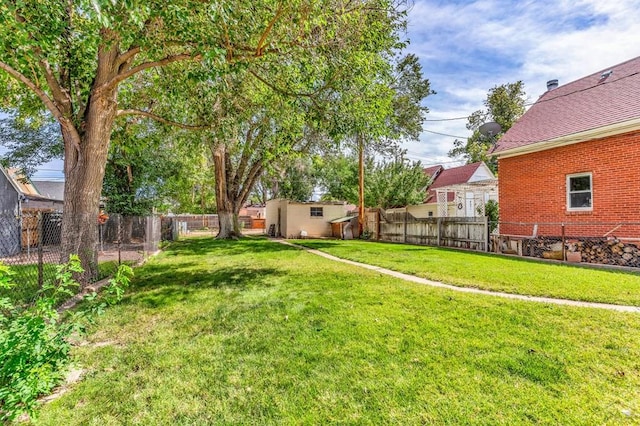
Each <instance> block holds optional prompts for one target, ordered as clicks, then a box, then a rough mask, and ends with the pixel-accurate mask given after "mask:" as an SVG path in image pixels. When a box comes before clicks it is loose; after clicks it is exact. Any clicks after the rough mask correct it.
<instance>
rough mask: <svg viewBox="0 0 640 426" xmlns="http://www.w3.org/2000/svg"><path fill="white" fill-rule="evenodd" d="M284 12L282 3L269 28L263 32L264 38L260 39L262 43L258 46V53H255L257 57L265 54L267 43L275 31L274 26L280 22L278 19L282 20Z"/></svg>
mask: <svg viewBox="0 0 640 426" xmlns="http://www.w3.org/2000/svg"><path fill="white" fill-rule="evenodd" d="M283 10H284V7H282V3H280V4H279V5H278V10H277V11H276V14H275V15H274V17H273V19H271V21H269V24H268V25H267V28H265V30H264V31H263V32H262V36H261V37H260V41H259V42H258V46H257V47H256V53H255V56H256V57H260V56H262V54H263V53H264V51H263V49H264V45H265V43H266V41H267V37H269V33H271V30H272V29H273V26H274V25H275V23H276V22H277V21H278V19H280V16H281V15H282V12H283Z"/></svg>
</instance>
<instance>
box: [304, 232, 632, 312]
mask: <svg viewBox="0 0 640 426" xmlns="http://www.w3.org/2000/svg"><path fill="white" fill-rule="evenodd" d="M293 242H294V243H296V244H301V245H304V246H307V247H311V248H315V249H318V250H322V251H324V252H326V253H329V254H332V255H334V256H337V257H341V258H343V259H349V260H354V261H358V262H363V263H368V264H371V265H377V266H382V267H384V268H388V269H392V270H395V271H399V272H405V273H408V274H412V275H417V276H420V277H423V278H428V279H431V280H435V281H441V282H444V283H447V284H455V285H459V286H463V287H476V288H481V289H484V290H494V291H503V292H507V293H517V294H526V295H531V296H549V297H555V298H563V299H573V300H583V301H589V302H603V303H614V304H619V305H633V306H640V271H638V273H629V272H623V271H614V270H602V269H594V268H586V267H580V266H572V265H564V264H551V263H543V262H541V261H534V260H526V259H522V258H512V257H511V258H508V257H504V256H497V255H493V254H485V253H474V252H467V251H460V250H451V249H443V248H438V247H425V246H413V245H406V244H389V243H378V242H373V241H360V240H351V241H332V240H296V241H293Z"/></svg>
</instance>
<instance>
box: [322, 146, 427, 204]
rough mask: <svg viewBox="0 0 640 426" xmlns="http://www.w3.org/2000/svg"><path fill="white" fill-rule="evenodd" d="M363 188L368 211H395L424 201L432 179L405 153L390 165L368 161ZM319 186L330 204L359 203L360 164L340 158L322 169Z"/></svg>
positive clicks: (348, 157)
mask: <svg viewBox="0 0 640 426" xmlns="http://www.w3.org/2000/svg"><path fill="white" fill-rule="evenodd" d="M365 162H366V169H367V171H368V173H367V174H366V175H365V186H364V202H365V207H381V208H385V209H387V208H392V207H402V206H407V205H411V204H419V203H422V202H423V201H424V198H425V188H426V186H427V183H428V181H429V177H428V176H426V175H425V174H424V171H423V167H422V164H420V162H419V161H418V162H409V161H408V160H407V159H406V158H404V156H403V155H402V153H399V154H398V155H397V156H396V157H395V158H394V159H393V160H391V161H383V162H378V163H376V162H375V161H374V160H373V158H372V157H369V158H367V159H366V161H365ZM320 170H321V171H320V172H319V175H320V182H321V184H322V185H323V187H324V188H325V190H326V192H325V194H324V195H323V198H324V199H327V200H341V201H342V200H344V201H348V202H350V203H354V204H355V203H357V202H358V160H357V158H355V157H354V156H338V157H336V158H333V159H331V160H330V161H327V162H325V163H324V164H323V165H322V166H321V167H320Z"/></svg>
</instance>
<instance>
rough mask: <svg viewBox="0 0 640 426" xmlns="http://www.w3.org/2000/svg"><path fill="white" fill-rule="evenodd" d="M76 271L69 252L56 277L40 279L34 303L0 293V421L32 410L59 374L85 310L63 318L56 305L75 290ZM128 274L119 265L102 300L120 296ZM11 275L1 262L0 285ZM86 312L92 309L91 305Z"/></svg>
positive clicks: (77, 265)
mask: <svg viewBox="0 0 640 426" xmlns="http://www.w3.org/2000/svg"><path fill="white" fill-rule="evenodd" d="M81 272H83V269H82V267H81V266H80V259H79V258H78V256H73V255H72V256H71V257H70V258H69V262H68V263H66V264H64V265H59V266H58V267H57V271H56V281H55V283H54V284H45V285H44V286H43V288H42V289H41V290H40V291H39V293H38V295H37V298H36V300H35V302H34V303H33V304H31V305H29V306H16V305H15V304H14V303H13V302H12V301H11V299H9V298H8V297H3V298H0V421H7V420H14V419H16V418H17V417H18V416H20V415H21V414H22V413H24V412H26V413H29V414H33V410H34V409H35V407H36V404H37V399H38V397H40V396H41V395H45V394H48V393H50V392H51V390H52V389H53V388H54V387H56V386H57V385H58V384H60V383H61V382H62V381H63V380H64V377H65V375H66V370H67V367H68V366H69V364H70V362H71V357H70V349H71V345H70V343H69V340H68V337H69V336H70V335H71V334H72V333H73V332H75V331H80V330H81V329H82V322H83V321H84V320H85V319H90V315H88V314H87V312H80V313H77V314H74V315H71V316H70V317H69V318H67V319H65V321H62V320H61V318H60V315H59V313H58V312H57V310H56V309H55V306H56V302H57V301H59V300H61V298H62V297H64V296H72V295H73V294H74V293H75V292H76V291H77V289H78V288H79V285H78V283H77V282H76V281H75V280H74V279H73V274H74V273H81ZM132 274H133V271H132V270H131V268H130V267H129V266H126V265H121V267H120V268H118V270H117V272H116V274H115V276H114V278H113V279H111V280H110V281H109V286H108V287H107V288H106V290H105V293H106V296H105V301H106V303H108V304H113V303H117V302H118V301H120V300H121V299H122V296H123V293H124V290H125V288H126V287H127V286H128V284H129V279H130V277H131V276H132ZM11 275H12V273H11V271H10V270H9V268H8V267H7V266H5V265H3V264H1V263H0V288H5V289H10V288H12V287H13V286H14V285H15V284H14V283H13V280H12V277H11ZM95 296H96V295H95V293H94V294H93V295H91V297H90V299H95ZM104 305H105V303H104V302H103V303H102V304H100V305H98V306H99V307H100V308H102V307H103V306H104ZM90 306H91V305H90ZM98 311H101V309H98ZM88 312H90V313H95V312H96V309H95V305H94V307H92V308H91V309H90V311H88Z"/></svg>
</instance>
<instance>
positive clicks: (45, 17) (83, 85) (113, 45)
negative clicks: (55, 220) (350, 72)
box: [0, 0, 391, 282]
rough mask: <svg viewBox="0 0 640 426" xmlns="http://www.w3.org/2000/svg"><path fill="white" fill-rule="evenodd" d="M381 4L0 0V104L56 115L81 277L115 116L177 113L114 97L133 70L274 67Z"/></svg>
mask: <svg viewBox="0 0 640 426" xmlns="http://www.w3.org/2000/svg"><path fill="white" fill-rule="evenodd" d="M389 9H391V5H390V2H389V1H385V0H360V1H353V0H287V1H280V0H253V1H251V2H237V1H231V0H228V1H216V2H214V1H200V0H175V1H171V2H165V1H159V0H137V1H126V2H120V1H111V0H77V1H74V0H66V1H60V0H25V1H16V0H9V1H5V2H2V4H0V23H1V25H0V39H1V40H2V43H0V99H1V101H0V102H2V105H1V106H2V107H4V108H14V107H15V108H17V109H18V111H19V113H20V114H22V115H23V116H29V115H33V114H40V113H41V111H42V110H43V109H46V110H47V111H48V112H49V113H50V114H51V116H52V117H53V119H54V120H56V121H57V122H58V124H59V126H60V129H61V133H62V136H63V140H64V172H65V178H66V180H65V205H64V213H65V214H64V219H63V230H62V232H63V235H64V236H63V250H64V252H65V253H67V254H68V253H78V254H79V255H80V258H81V259H82V264H83V267H84V269H85V271H86V272H85V275H84V276H83V277H81V279H82V280H83V281H84V282H87V281H88V280H90V279H91V278H93V277H95V276H96V273H97V262H96V260H97V258H96V250H95V248H96V244H97V237H98V232H97V226H96V218H97V215H98V206H99V198H100V192H101V188H102V181H103V178H104V171H105V164H106V161H107V155H108V151H109V150H108V148H109V141H110V136H111V132H112V129H113V125H114V121H115V120H116V118H117V117H118V116H127V115H128V116H130V115H144V116H147V117H152V118H156V119H160V120H162V121H165V122H166V121H167V120H168V119H171V118H173V119H174V120H175V121H179V118H180V117H183V115H181V114H179V111H177V114H176V115H175V116H174V117H159V116H157V115H156V114H155V113H154V112H153V110H152V108H151V109H142V110H141V109H136V108H130V107H129V105H126V104H122V103H121V98H120V96H119V95H120V93H121V91H122V90H131V91H134V92H135V91H137V90H140V87H141V86H139V85H135V84H131V82H132V80H135V79H137V78H138V77H140V75H141V74H146V73H149V72H150V71H152V70H154V69H159V68H164V69H165V71H166V72H167V73H174V74H175V75H176V76H177V75H182V73H183V71H184V68H182V64H184V63H189V62H194V61H197V62H198V63H199V67H198V68H195V67H193V66H192V67H190V70H189V75H188V77H189V78H191V79H197V80H200V81H206V80H215V79H216V78H218V77H219V76H220V75H221V74H223V73H225V72H227V71H228V70H229V69H234V68H235V69H247V68H248V67H249V66H250V65H251V64H252V63H262V62H265V63H267V62H268V63H269V64H271V65H272V66H275V65H276V64H277V63H278V61H273V60H269V61H267V59H270V58H271V57H275V56H277V57H278V58H279V63H280V64H286V65H291V64H292V63H294V62H296V61H297V60H298V58H300V57H305V56H307V55H308V54H309V53H310V52H322V51H324V50H327V49H334V50H338V49H340V48H341V47H343V46H342V44H343V43H344V47H346V46H348V45H349V44H348V43H347V42H346V41H347V40H349V41H350V42H353V39H352V37H354V36H357V37H358V40H359V41H360V43H362V44H365V45H366V44H368V43H375V38H373V39H367V38H366V37H363V35H362V33H358V32H355V31H354V28H357V27H358V26H360V25H363V24H367V25H369V26H370V27H369V30H372V29H375V28H374V27H375V26H376V25H387V23H385V22H381V23H376V22H375V21H373V20H372V21H368V22H364V21H363V20H362V19H360V16H363V15H369V14H371V15H377V16H379V15H380V14H379V13H378V12H377V11H379V10H382V11H384V13H387V12H388V10H389ZM383 31H387V28H383ZM366 35H369V34H366ZM307 63H308V64H311V62H307ZM302 71H304V70H302ZM252 72H253V73H254V74H255V75H258V71H256V70H255V69H254V70H252ZM176 80H177V81H185V80H184V79H176ZM153 81H154V80H153V78H146V82H148V83H149V84H153ZM186 81H189V79H187V80H186ZM180 90H181V88H180V87H174V91H180ZM130 98H131V97H129V99H130ZM176 124H177V123H176ZM182 124H183V126H184V123H182ZM209 124H210V123H209ZM198 125H202V123H198ZM185 127H188V126H185Z"/></svg>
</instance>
